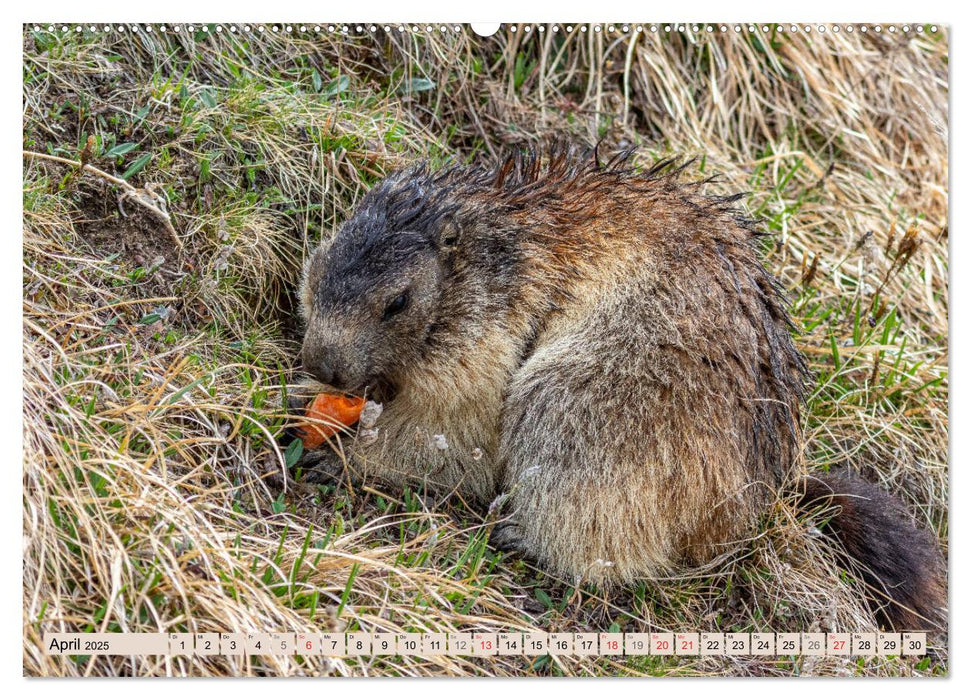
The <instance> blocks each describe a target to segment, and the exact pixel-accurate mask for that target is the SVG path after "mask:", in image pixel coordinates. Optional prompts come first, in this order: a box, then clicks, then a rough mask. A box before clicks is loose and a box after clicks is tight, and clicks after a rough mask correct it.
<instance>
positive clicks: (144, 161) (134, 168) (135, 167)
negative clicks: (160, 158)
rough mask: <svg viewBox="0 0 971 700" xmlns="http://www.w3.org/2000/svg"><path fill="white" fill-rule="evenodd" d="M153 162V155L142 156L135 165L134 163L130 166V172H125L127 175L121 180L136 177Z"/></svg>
mask: <svg viewBox="0 0 971 700" xmlns="http://www.w3.org/2000/svg"><path fill="white" fill-rule="evenodd" d="M151 160H152V154H151V153H146V154H145V155H143V156H141V157H140V158H138V160H136V161H135V162H134V163H132V164H131V165H130V166H128V170H126V171H125V174H124V175H122V176H121V179H122V180H127V179H128V178H130V177H131V176H132V175H135V174H137V173H139V172H141V170H142V169H143V168H144V167H145V166H146V165H148V164H149V162H151Z"/></svg>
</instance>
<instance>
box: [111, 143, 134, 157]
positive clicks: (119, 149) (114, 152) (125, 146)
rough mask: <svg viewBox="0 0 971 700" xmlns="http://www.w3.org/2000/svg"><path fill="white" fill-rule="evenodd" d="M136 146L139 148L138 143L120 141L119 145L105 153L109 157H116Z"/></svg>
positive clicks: (132, 149)
mask: <svg viewBox="0 0 971 700" xmlns="http://www.w3.org/2000/svg"><path fill="white" fill-rule="evenodd" d="M136 148H138V144H137V143H119V144H118V145H117V146H114V147H112V148H110V149H108V152H107V153H105V155H106V156H108V157H109V158H115V157H117V156H123V155H125V154H126V153H130V152H131V151H134V150H135V149H136Z"/></svg>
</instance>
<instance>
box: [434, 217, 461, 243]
mask: <svg viewBox="0 0 971 700" xmlns="http://www.w3.org/2000/svg"><path fill="white" fill-rule="evenodd" d="M461 238H462V227H461V226H460V225H459V222H458V221H456V220H455V219H454V218H452V217H450V216H449V217H446V218H445V219H443V220H442V223H441V225H440V226H439V229H438V247H439V249H440V250H451V249H453V248H455V247H456V246H458V244H459V241H460V240H461Z"/></svg>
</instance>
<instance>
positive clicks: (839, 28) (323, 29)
mask: <svg viewBox="0 0 971 700" xmlns="http://www.w3.org/2000/svg"><path fill="white" fill-rule="evenodd" d="M26 26H27V28H28V30H33V31H34V32H47V33H50V34H54V35H65V34H68V33H70V32H76V33H81V32H87V33H90V34H110V33H118V34H124V33H137V32H145V33H147V34H152V33H155V32H158V33H160V34H167V33H174V34H180V33H182V32H186V33H188V34H190V35H194V36H195V35H197V34H199V33H202V34H203V35H205V34H223V33H229V34H255V35H259V34H267V33H269V34H295V35H315V34H341V35H348V36H355V35H358V36H366V35H369V34H380V33H391V32H398V33H405V32H410V33H412V34H421V33H425V34H432V33H435V34H449V33H452V34H458V33H461V32H469V33H471V34H474V31H473V30H472V29H471V28H470V27H469V25H465V24H377V23H361V24H344V23H325V24H309V23H299V24H163V23H158V24H57V23H50V24H27V25H26ZM503 28H504V29H505V30H506V31H507V32H509V33H510V34H517V33H522V34H531V33H533V32H537V33H545V32H547V31H550V32H554V33H556V32H567V33H572V32H581V33H585V32H593V33H607V34H631V33H636V32H652V33H672V32H682V33H690V34H727V33H735V34H743V33H746V32H747V33H749V34H757V33H763V34H768V33H770V32H775V33H790V34H795V33H803V34H811V33H814V32H815V33H817V34H827V33H832V34H839V33H841V32H846V33H848V34H852V33H853V32H860V33H863V34H865V33H867V32H874V33H876V34H882V33H884V32H886V33H888V34H897V33H900V34H904V35H907V34H924V33H931V34H936V33H937V32H938V31H940V28H939V27H938V25H936V24H923V23H916V22H915V23H910V24H794V23H788V24H777V23H767V24H763V23H758V24H756V23H741V24H690V23H688V24H623V23H615V24H508V25H504V26H503Z"/></svg>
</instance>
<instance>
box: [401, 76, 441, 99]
mask: <svg viewBox="0 0 971 700" xmlns="http://www.w3.org/2000/svg"><path fill="white" fill-rule="evenodd" d="M434 89H435V83H434V81H431V80H429V79H428V78H412V79H410V80H406V81H405V82H404V83H402V84H401V88H399V90H398V92H400V93H401V94H403V95H407V94H409V93H412V92H423V91H425V90H434Z"/></svg>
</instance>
